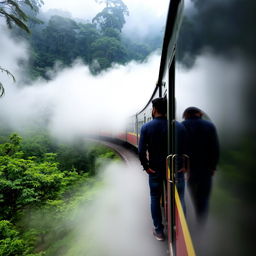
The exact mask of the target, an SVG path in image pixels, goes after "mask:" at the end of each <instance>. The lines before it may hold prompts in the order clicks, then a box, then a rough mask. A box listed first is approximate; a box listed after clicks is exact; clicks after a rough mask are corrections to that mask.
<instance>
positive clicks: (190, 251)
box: [175, 186, 196, 256]
mask: <svg viewBox="0 0 256 256" xmlns="http://www.w3.org/2000/svg"><path fill="white" fill-rule="evenodd" d="M175 203H176V206H177V210H178V214H179V219H180V222H181V227H182V231H183V234H184V239H185V244H186V248H187V253H188V256H195V255H196V254H195V250H194V247H193V243H192V240H191V236H190V232H189V230H188V225H187V221H186V219H185V215H184V212H183V209H182V206H181V202H180V197H179V193H178V190H177V188H176V186H175Z"/></svg>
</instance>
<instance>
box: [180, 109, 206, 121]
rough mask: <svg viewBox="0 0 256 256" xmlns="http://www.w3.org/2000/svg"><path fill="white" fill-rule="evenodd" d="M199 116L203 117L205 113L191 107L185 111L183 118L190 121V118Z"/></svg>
mask: <svg viewBox="0 0 256 256" xmlns="http://www.w3.org/2000/svg"><path fill="white" fill-rule="evenodd" d="M198 114H199V115H200V116H202V115H203V114H204V113H203V111H202V110H201V109H199V108H197V107H189V108H186V109H185V111H184V112H183V118H184V119H188V118H192V117H196V116H198Z"/></svg>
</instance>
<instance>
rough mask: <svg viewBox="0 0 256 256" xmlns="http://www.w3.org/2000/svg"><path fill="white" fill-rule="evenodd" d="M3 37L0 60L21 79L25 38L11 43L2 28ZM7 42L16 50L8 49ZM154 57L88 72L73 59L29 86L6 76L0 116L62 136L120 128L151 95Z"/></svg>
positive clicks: (17, 124) (22, 126) (11, 123)
mask: <svg viewBox="0 0 256 256" xmlns="http://www.w3.org/2000/svg"><path fill="white" fill-rule="evenodd" d="M3 39H4V40H2V41H1V52H3V53H6V55H2V56H3V58H1V63H0V65H2V66H3V65H4V64H6V63H8V65H7V64H6V67H7V68H8V69H9V70H10V71H13V72H14V71H15V75H16V76H17V78H22V75H23V76H25V74H22V69H21V70H19V69H18V67H19V62H20V61H21V59H22V60H23V62H24V61H26V59H27V55H26V47H25V43H21V44H17V43H14V41H13V40H12V39H11V38H10V37H9V36H8V34H7V32H6V33H5V34H3ZM10 45H11V46H12V45H13V48H15V49H16V50H15V51H12V49H11V48H10ZM14 45H15V47H14ZM9 52H10V54H9V55H8V53H9ZM159 59H160V57H159V55H158V54H156V53H155V54H152V56H150V57H149V58H148V60H147V61H146V62H144V63H136V62H130V63H129V64H128V65H126V66H121V65H114V66H113V67H112V68H111V69H109V70H107V71H104V72H102V73H101V74H100V75H99V76H93V75H92V74H91V73H90V71H89V68H88V67H87V66H85V65H84V64H83V63H82V62H81V61H79V60H77V61H76V62H74V64H73V66H72V67H69V68H65V69H63V70H58V67H57V68H56V70H53V71H52V74H51V76H52V80H50V81H44V80H42V79H39V80H37V81H35V82H33V84H30V85H26V84H22V83H19V82H18V83H17V84H13V83H12V80H11V79H10V78H8V77H6V78H5V80H4V83H5V89H6V94H5V96H4V97H3V98H2V99H1V102H0V106H1V110H2V111H1V113H0V116H1V120H2V122H5V123H6V124H8V125H9V126H11V127H12V128H13V129H16V130H18V131H20V130H22V129H25V128H28V127H29V126H31V125H32V126H34V125H41V126H43V127H47V128H48V129H49V131H50V132H51V133H52V134H53V135H56V136H57V137H64V138H65V137H69V136H71V137H72V136H75V135H81V134H85V133H86V132H87V133H93V132H97V131H99V130H102V129H103V130H105V131H106V130H112V131H119V132H120V131H123V129H124V127H125V124H126V119H127V118H128V117H129V116H130V115H132V114H135V113H136V112H137V111H139V110H140V109H141V108H142V107H143V106H144V104H145V102H147V100H148V98H149V97H150V96H151V93H152V91H153V88H154V87H155V81H156V78H157V72H158V66H159ZM20 68H21V67H20ZM17 80H18V81H19V79H17ZM21 80H22V79H21Z"/></svg>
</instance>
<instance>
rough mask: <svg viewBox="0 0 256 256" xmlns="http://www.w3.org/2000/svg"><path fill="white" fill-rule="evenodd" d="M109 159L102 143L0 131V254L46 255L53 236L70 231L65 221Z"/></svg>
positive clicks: (96, 184) (90, 192)
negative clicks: (57, 140) (69, 142)
mask: <svg viewBox="0 0 256 256" xmlns="http://www.w3.org/2000/svg"><path fill="white" fill-rule="evenodd" d="M114 159H119V157H118V156H117V155H116V153H114V152H113V151H111V150H110V149H108V148H106V147H104V146H100V145H94V144H89V145H88V143H86V142H84V143H83V142H81V140H79V141H77V142H73V143H72V144H61V143H58V142H54V140H53V139H52V138H50V137H49V136H48V135H47V133H44V132H36V133H35V132H33V133H31V134H27V136H25V137H24V138H21V136H19V135H18V134H11V135H10V136H9V138H8V139H7V138H6V137H5V136H2V137H1V144H0V255H1V256H11V255H31V256H32V255H45V254H44V253H45V251H47V250H50V249H51V247H52V246H53V245H55V243H52V241H53V240H54V241H55V242H56V243H57V242H58V241H59V240H61V239H63V237H65V236H66V235H68V234H69V232H70V228H69V227H67V226H66V225H64V223H65V221H67V220H68V221H72V220H70V216H72V214H71V213H72V211H74V210H75V209H76V208H78V207H79V205H81V204H84V203H86V202H89V201H90V200H92V199H93V196H94V195H96V194H97V191H98V190H99V188H100V187H101V186H102V184H101V181H99V179H97V178H96V176H95V175H96V173H97V171H98V170H99V168H100V167H101V165H102V164H106V161H112V160H114ZM36 252H37V253H36Z"/></svg>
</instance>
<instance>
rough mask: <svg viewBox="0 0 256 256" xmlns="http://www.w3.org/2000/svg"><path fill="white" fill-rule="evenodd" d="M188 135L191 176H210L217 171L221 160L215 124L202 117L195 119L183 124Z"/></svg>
mask: <svg viewBox="0 0 256 256" xmlns="http://www.w3.org/2000/svg"><path fill="white" fill-rule="evenodd" d="M182 124H183V125H184V126H185V128H186V130H187V135H188V155H189V157H190V169H191V175H193V171H194V170H197V172H198V174H210V173H211V171H212V170H215V169H216V166H217V163H218V160H219V142H218V136H217V132H216V129H215V126H214V125H213V123H211V122H209V121H206V120H203V119H201V118H200V117H193V118H190V119H188V120H185V121H184V122H182Z"/></svg>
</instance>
